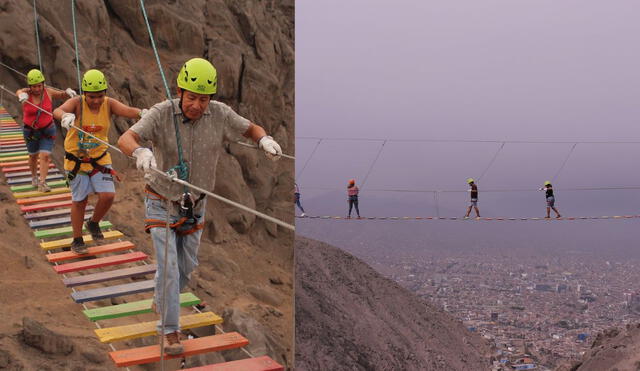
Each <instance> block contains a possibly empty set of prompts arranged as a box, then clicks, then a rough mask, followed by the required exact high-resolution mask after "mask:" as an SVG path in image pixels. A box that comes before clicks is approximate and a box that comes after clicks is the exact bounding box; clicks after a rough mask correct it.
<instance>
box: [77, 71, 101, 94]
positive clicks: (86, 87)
mask: <svg viewBox="0 0 640 371" xmlns="http://www.w3.org/2000/svg"><path fill="white" fill-rule="evenodd" d="M103 90H107V79H106V78H105V77H104V73H102V72H100V71H98V70H89V71H87V72H85V73H84V76H83V77H82V91H88V92H99V91H103Z"/></svg>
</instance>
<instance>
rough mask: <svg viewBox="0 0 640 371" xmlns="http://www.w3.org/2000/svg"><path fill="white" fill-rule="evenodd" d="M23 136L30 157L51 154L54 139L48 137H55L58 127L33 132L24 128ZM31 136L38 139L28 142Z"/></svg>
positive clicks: (52, 125) (51, 126)
mask: <svg viewBox="0 0 640 371" xmlns="http://www.w3.org/2000/svg"><path fill="white" fill-rule="evenodd" d="M22 135H23V136H24V141H25V143H26V144H27V151H28V152H29V154H30V155H35V154H36V153H39V152H46V153H51V151H52V150H53V142H54V139H51V138H46V137H55V135H56V126H55V125H54V124H51V125H49V127H48V128H46V129H44V130H31V129H26V128H23V129H22ZM29 135H32V136H34V137H36V138H37V139H36V140H28V139H27V138H28V137H29Z"/></svg>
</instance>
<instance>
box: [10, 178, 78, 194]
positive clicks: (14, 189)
mask: <svg viewBox="0 0 640 371" xmlns="http://www.w3.org/2000/svg"><path fill="white" fill-rule="evenodd" d="M47 184H48V185H49V187H51V188H60V187H66V186H67V182H66V181H64V180H57V181H53V182H47ZM9 189H11V192H26V191H33V190H36V189H38V187H34V186H32V185H31V184H26V185H16V186H12V187H10V188H9Z"/></svg>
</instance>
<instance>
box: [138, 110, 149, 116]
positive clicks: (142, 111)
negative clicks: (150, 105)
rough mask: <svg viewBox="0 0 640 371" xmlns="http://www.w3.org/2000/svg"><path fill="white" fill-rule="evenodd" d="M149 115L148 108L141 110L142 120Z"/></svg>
mask: <svg viewBox="0 0 640 371" xmlns="http://www.w3.org/2000/svg"><path fill="white" fill-rule="evenodd" d="M147 113H149V110H148V109H146V108H143V109H141V110H140V113H139V114H138V116H140V118H143V117H144V115H146V114H147Z"/></svg>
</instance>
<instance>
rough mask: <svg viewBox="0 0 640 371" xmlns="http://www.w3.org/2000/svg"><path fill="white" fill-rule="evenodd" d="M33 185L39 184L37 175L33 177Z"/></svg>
mask: <svg viewBox="0 0 640 371" xmlns="http://www.w3.org/2000/svg"><path fill="white" fill-rule="evenodd" d="M31 185H32V186H34V187H37V186H38V178H37V177H35V178H31Z"/></svg>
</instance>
